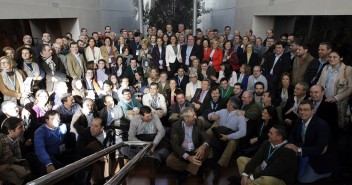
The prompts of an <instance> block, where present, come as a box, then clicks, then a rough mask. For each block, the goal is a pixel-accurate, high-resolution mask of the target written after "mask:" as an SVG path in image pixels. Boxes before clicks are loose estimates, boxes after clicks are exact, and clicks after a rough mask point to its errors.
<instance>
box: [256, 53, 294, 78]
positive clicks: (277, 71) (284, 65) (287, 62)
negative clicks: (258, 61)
mask: <svg viewBox="0 0 352 185" xmlns="http://www.w3.org/2000/svg"><path fill="white" fill-rule="evenodd" d="M274 61H275V54H272V55H271V56H270V57H268V59H267V60H265V61H264V64H263V66H262V67H263V73H264V74H265V75H264V76H269V75H270V70H271V68H272V67H273V65H274ZM290 66H292V65H291V58H290V57H289V56H288V55H285V54H282V55H281V57H280V58H279V59H278V61H277V62H276V64H275V66H274V69H273V75H272V76H274V77H275V80H278V79H279V78H280V77H281V74H282V73H283V72H291V71H290Z"/></svg>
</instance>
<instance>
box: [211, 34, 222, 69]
mask: <svg viewBox="0 0 352 185" xmlns="http://www.w3.org/2000/svg"><path fill="white" fill-rule="evenodd" d="M212 48H213V49H212V50H211V52H210V58H209V61H210V62H209V64H212V65H213V67H214V69H215V71H216V72H217V73H219V71H220V65H221V63H222V58H223V54H222V50H221V49H219V40H218V39H213V43H212Z"/></svg>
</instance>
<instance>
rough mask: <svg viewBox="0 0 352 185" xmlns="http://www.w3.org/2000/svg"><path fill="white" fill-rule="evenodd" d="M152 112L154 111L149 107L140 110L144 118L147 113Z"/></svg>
mask: <svg viewBox="0 0 352 185" xmlns="http://www.w3.org/2000/svg"><path fill="white" fill-rule="evenodd" d="M151 112H152V109H151V108H150V107H149V106H145V105H144V106H142V107H141V108H140V109H139V114H140V115H142V116H144V114H145V113H147V114H149V113H151Z"/></svg>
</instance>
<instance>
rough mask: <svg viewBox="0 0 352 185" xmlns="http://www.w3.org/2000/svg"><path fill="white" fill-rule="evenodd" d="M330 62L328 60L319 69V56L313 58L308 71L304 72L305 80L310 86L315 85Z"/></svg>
mask: <svg viewBox="0 0 352 185" xmlns="http://www.w3.org/2000/svg"><path fill="white" fill-rule="evenodd" d="M328 64H329V63H328V62H326V63H325V64H324V65H323V66H322V68H321V69H320V70H319V71H318V69H319V65H320V61H319V58H317V59H315V60H313V61H312V62H310V63H309V65H308V67H307V70H306V73H305V74H304V81H305V82H307V83H308V84H309V86H310V87H311V86H313V85H315V84H317V82H318V80H319V78H320V75H321V72H322V71H323V68H324V67H325V66H326V65H328Z"/></svg>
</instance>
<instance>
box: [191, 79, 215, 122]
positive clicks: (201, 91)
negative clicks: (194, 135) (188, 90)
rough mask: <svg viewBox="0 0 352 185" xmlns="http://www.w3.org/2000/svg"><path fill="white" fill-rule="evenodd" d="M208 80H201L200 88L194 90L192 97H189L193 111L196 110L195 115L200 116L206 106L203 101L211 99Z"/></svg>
mask: <svg viewBox="0 0 352 185" xmlns="http://www.w3.org/2000/svg"><path fill="white" fill-rule="evenodd" d="M209 89H210V81H209V80H207V79H205V80H203V81H202V86H201V88H198V89H197V90H196V93H195V94H194V96H193V98H192V99H191V103H192V104H193V107H194V109H195V111H196V112H197V116H201V115H203V113H204V110H205V109H206V108H207V106H209V105H207V104H205V102H209V101H210V99H211V95H210V94H211V93H210V90H209Z"/></svg>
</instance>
